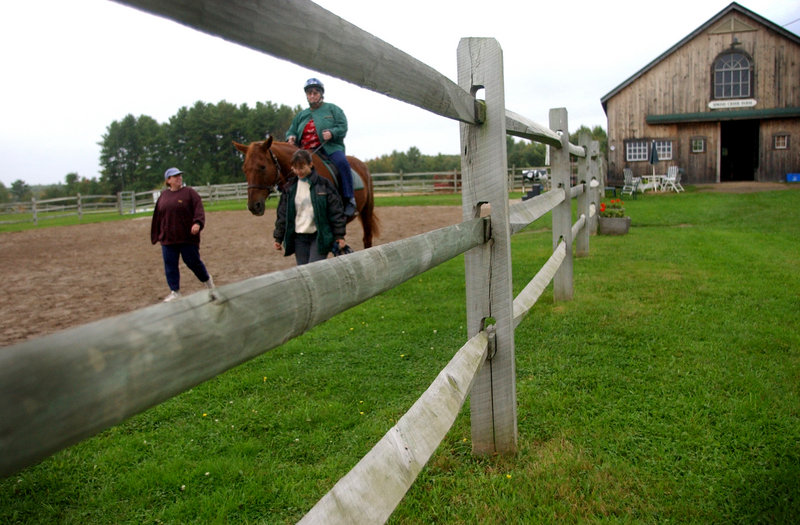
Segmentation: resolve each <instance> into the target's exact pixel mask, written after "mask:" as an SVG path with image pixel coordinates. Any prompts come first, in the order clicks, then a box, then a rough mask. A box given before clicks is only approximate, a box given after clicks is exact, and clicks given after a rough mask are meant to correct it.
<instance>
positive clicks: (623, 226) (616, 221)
mask: <svg viewBox="0 0 800 525" xmlns="http://www.w3.org/2000/svg"><path fill="white" fill-rule="evenodd" d="M597 219H598V222H597V233H599V234H601V235H625V234H626V233H628V229H630V227H631V218H630V217H598V218H597Z"/></svg>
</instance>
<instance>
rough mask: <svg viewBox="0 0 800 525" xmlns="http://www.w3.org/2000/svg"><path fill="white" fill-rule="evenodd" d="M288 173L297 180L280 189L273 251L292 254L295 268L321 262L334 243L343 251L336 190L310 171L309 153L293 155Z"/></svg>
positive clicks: (339, 207) (340, 217) (343, 228)
mask: <svg viewBox="0 0 800 525" xmlns="http://www.w3.org/2000/svg"><path fill="white" fill-rule="evenodd" d="M292 171H293V172H294V174H295V175H296V176H297V177H296V178H292V179H291V180H290V181H289V183H288V185H287V186H286V187H285V188H283V190H281V199H280V201H279V202H278V217H277V219H276V220H275V231H274V232H273V234H272V237H273V238H274V239H275V242H274V247H275V249H276V250H281V249H284V250H285V251H284V255H287V256H289V255H292V254H294V257H295V260H296V261H297V264H298V266H299V265H301V264H306V263H310V262H314V261H320V260H322V259H325V258H326V257H327V256H328V253H329V252H330V251H331V250H332V248H333V243H334V241H335V242H336V243H337V245H338V248H339V249H341V250H344V248H345V247H346V246H347V244H346V243H345V240H344V236H345V223H346V220H345V217H344V214H343V213H342V201H341V199H339V194H338V193H337V192H336V188H334V186H333V183H332V182H330V181H329V180H328V179H325V178H323V177H321V176H320V175H319V174H318V173H317V172H316V170H314V166H313V164H312V163H311V153H310V152H308V151H307V150H304V149H300V150H297V151H296V152H295V153H294V155H293V156H292Z"/></svg>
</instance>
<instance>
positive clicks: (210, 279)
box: [203, 274, 214, 290]
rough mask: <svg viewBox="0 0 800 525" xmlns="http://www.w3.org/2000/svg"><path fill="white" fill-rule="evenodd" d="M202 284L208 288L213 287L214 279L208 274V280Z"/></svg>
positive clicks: (211, 288)
mask: <svg viewBox="0 0 800 525" xmlns="http://www.w3.org/2000/svg"><path fill="white" fill-rule="evenodd" d="M203 284H204V285H206V288H208V289H209V290H213V289H214V279H212V278H211V274H209V275H208V281H206V282H204V283H203Z"/></svg>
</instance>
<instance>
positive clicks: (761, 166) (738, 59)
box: [601, 2, 800, 184]
mask: <svg viewBox="0 0 800 525" xmlns="http://www.w3.org/2000/svg"><path fill="white" fill-rule="evenodd" d="M601 103H602V105H603V109H604V111H605V113H606V116H607V118H608V176H609V179H611V180H614V181H618V180H622V173H623V169H624V168H630V169H631V170H632V171H633V174H634V175H644V174H646V173H649V172H651V170H652V169H653V166H651V165H650V164H649V152H650V149H651V148H652V146H653V144H655V147H656V150H657V151H658V156H659V164H658V168H657V171H659V172H662V173H664V172H666V170H667V166H678V167H679V168H680V170H681V173H682V176H683V181H684V182H688V183H690V184H694V183H716V182H728V181H758V182H768V181H769V182H779V181H786V180H787V178H790V179H791V178H793V177H792V176H791V175H790V174H797V173H800V37H799V36H798V35H796V34H794V33H792V32H790V31H787V30H786V29H784V28H782V27H781V26H779V25H777V24H775V23H773V22H771V21H769V20H767V19H765V18H763V17H761V16H759V15H758V14H756V13H754V12H752V11H750V10H748V9H746V8H744V7H742V6H741V5H739V4H737V3H735V2H734V3H732V4H730V5H729V6H727V7H726V8H725V9H723V10H722V11H720V12H719V13H718V14H717V15H715V16H714V17H713V18H711V19H710V20H708V21H707V22H706V23H704V24H703V25H701V26H700V27H698V28H697V29H696V30H695V31H693V32H692V33H690V34H689V35H687V36H686V37H685V38H684V39H683V40H681V41H679V42H678V43H676V44H675V45H674V46H672V47H671V48H669V49H668V50H667V51H665V52H664V53H663V54H662V55H660V56H659V57H657V58H656V59H654V60H653V61H652V62H650V63H649V64H647V65H646V66H645V67H643V68H642V69H640V70H639V71H637V72H636V73H635V74H633V75H632V76H631V77H630V78H628V79H627V80H625V81H624V82H622V83H621V84H619V85H618V86H617V87H615V88H614V89H613V90H611V91H610V92H609V93H608V94H607V95H605V96H604V97H602V98H601Z"/></svg>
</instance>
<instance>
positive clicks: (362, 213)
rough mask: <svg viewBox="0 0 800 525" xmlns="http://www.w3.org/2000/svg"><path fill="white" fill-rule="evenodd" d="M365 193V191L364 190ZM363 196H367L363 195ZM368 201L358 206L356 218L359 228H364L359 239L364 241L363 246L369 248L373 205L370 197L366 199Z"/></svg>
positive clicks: (370, 245) (370, 244)
mask: <svg viewBox="0 0 800 525" xmlns="http://www.w3.org/2000/svg"><path fill="white" fill-rule="evenodd" d="M364 193H365V194H366V191H365V192H364ZM365 197H369V196H368V195H365ZM366 200H367V201H369V202H364V205H363V206H360V207H359V208H360V209H359V211H358V219H359V220H360V221H361V228H362V229H363V230H364V236H363V237H362V238H361V240H362V241H363V242H364V248H365V249H366V248H371V247H372V233H373V232H372V221H373V219H374V215H373V205H374V203H373V202H372V199H369V198H367V199H366Z"/></svg>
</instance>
